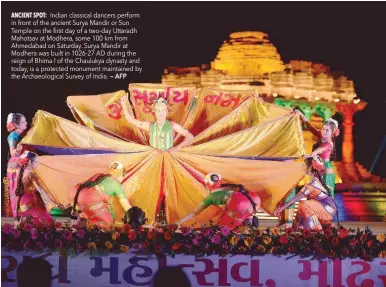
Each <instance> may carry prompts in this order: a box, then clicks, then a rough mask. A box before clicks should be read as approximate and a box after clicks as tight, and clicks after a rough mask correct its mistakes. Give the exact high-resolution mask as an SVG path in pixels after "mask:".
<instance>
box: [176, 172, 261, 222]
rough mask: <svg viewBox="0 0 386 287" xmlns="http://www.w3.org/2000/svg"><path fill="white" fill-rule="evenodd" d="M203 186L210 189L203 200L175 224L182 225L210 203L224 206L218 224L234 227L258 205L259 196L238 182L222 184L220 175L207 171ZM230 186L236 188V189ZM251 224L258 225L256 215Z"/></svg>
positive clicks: (249, 215)
mask: <svg viewBox="0 0 386 287" xmlns="http://www.w3.org/2000/svg"><path fill="white" fill-rule="evenodd" d="M205 186H206V187H207V188H208V189H209V190H210V191H211V194H210V195H208V196H207V197H206V198H204V200H203V201H202V202H201V203H200V204H199V205H198V206H197V207H196V208H195V209H194V210H193V211H192V212H190V213H189V214H187V215H186V216H185V217H184V218H182V219H181V220H180V221H179V222H178V223H177V224H178V225H182V224H183V223H185V222H186V221H188V220H190V219H192V218H193V217H195V216H196V215H198V214H199V213H201V212H202V211H203V210H204V209H206V208H207V207H209V206H210V205H216V206H225V211H224V214H223V215H222V216H221V218H220V220H219V222H218V224H219V225H221V226H225V225H226V226H228V227H230V228H235V227H237V226H239V225H240V224H242V223H243V222H244V220H246V219H248V218H249V217H251V215H252V214H254V213H256V210H257V209H258V208H259V207H260V204H261V202H260V197H259V196H258V195H257V194H250V193H248V191H246V190H245V189H244V187H243V186H242V185H241V184H240V185H239V184H222V178H221V175H219V174H215V173H209V174H208V175H207V176H206V177H205ZM230 188H235V189H236V188H237V189H238V191H235V190H232V189H230ZM252 225H254V226H256V227H257V225H258V220H257V217H254V218H253V223H252Z"/></svg>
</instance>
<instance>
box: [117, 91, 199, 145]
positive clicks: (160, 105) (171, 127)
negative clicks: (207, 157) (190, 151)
mask: <svg viewBox="0 0 386 287" xmlns="http://www.w3.org/2000/svg"><path fill="white" fill-rule="evenodd" d="M121 104H122V106H123V107H127V106H128V105H129V103H128V98H127V97H123V98H122V99H121ZM153 108H154V112H155V117H156V121H155V122H146V121H140V120H137V119H135V118H134V117H133V116H132V115H131V114H130V113H129V112H128V111H127V109H125V108H124V109H123V111H124V114H125V118H126V120H127V121H128V122H129V123H130V124H133V125H135V126H136V127H138V128H140V129H142V130H145V131H147V132H148V133H149V135H150V146H151V147H153V148H155V149H159V150H162V151H165V150H169V151H177V150H179V149H180V148H182V147H184V146H186V145H187V144H188V143H189V142H190V141H191V140H192V139H193V137H194V136H193V135H192V134H191V133H190V132H189V131H188V130H186V129H184V128H183V127H182V126H181V125H179V124H177V123H175V122H170V121H168V120H167V119H166V117H167V114H168V103H167V100H166V99H164V98H162V97H159V98H158V99H156V100H155V101H154V104H153ZM173 132H176V133H178V134H180V135H182V136H184V137H185V138H184V140H183V141H182V142H181V143H180V144H178V145H177V146H175V147H173Z"/></svg>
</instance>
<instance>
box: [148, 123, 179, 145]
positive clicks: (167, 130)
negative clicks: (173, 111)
mask: <svg viewBox="0 0 386 287" xmlns="http://www.w3.org/2000/svg"><path fill="white" fill-rule="evenodd" d="M150 146H151V147H153V148H155V149H159V150H168V149H170V148H172V147H173V127H172V124H171V123H170V122H169V121H165V123H164V124H163V125H162V127H161V128H159V126H158V124H157V123H156V122H155V123H152V124H151V125H150Z"/></svg>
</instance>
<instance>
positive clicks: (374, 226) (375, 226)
mask: <svg viewBox="0 0 386 287" xmlns="http://www.w3.org/2000/svg"><path fill="white" fill-rule="evenodd" d="M56 220H57V221H58V222H61V223H66V222H71V219H70V218H69V217H58V218H57V219H56ZM14 222H15V220H14V218H12V217H2V218H1V224H2V225H3V224H5V223H9V224H13V223H14ZM334 224H336V223H335V222H334ZM340 224H341V225H342V226H344V227H345V228H355V229H356V228H358V227H359V228H360V229H361V230H364V229H365V228H366V226H369V227H370V229H371V230H372V231H373V232H374V233H386V222H366V221H343V222H341V223H340ZM269 226H278V221H277V220H268V219H263V220H261V219H260V227H262V228H266V227H269ZM290 226H291V224H290V223H287V224H286V227H290Z"/></svg>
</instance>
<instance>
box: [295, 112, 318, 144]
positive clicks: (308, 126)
mask: <svg viewBox="0 0 386 287" xmlns="http://www.w3.org/2000/svg"><path fill="white" fill-rule="evenodd" d="M295 113H296V114H298V115H299V117H300V120H301V121H302V123H303V124H304V125H305V126H306V128H307V129H308V130H309V131H310V132H311V133H312V134H313V135H314V136H316V137H317V138H321V137H322V133H321V132H320V130H318V129H317V128H315V127H314V126H313V125H312V124H311V123H310V122H309V121H308V120H307V118H306V117H305V116H304V115H303V114H302V112H300V111H299V110H296V111H295Z"/></svg>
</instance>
